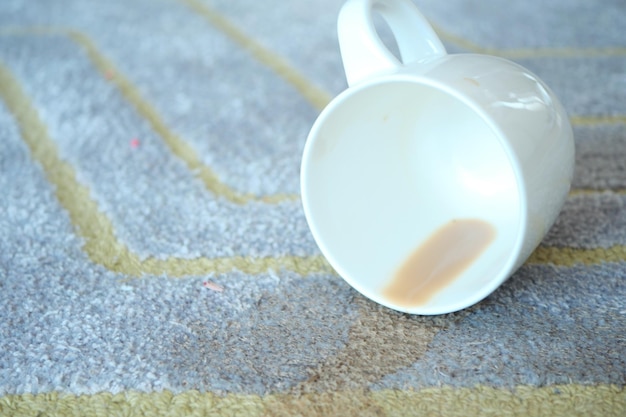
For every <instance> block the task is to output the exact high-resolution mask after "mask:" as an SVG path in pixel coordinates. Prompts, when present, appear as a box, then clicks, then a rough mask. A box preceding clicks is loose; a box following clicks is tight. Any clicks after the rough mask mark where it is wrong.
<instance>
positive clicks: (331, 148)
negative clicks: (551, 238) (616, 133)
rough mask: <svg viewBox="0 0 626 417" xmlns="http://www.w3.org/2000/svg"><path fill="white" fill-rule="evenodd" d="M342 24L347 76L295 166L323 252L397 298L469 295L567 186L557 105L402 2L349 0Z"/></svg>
mask: <svg viewBox="0 0 626 417" xmlns="http://www.w3.org/2000/svg"><path fill="white" fill-rule="evenodd" d="M374 13H379V14H380V15H381V16H382V17H383V18H384V19H385V20H386V22H387V23H388V24H389V27H390V28H391V31H392V32H393V34H394V36H395V38H396V42H397V44H398V49H399V51H400V55H401V60H400V59H397V58H396V57H395V56H394V55H393V54H392V53H391V52H390V51H389V50H388V49H387V48H386V47H385V46H384V44H383V43H382V42H381V40H380V39H379V37H378V35H377V33H376V30H375V28H374V23H373V14H374ZM338 33H339V44H340V50H341V54H342V59H343V63H344V68H345V72H346V77H347V80H348V84H349V88H348V89H347V90H346V91H344V92H343V93H341V94H340V95H338V96H337V97H336V98H335V99H334V100H333V101H332V102H331V103H330V104H329V105H328V106H327V107H326V108H325V109H324V110H323V111H322V113H321V114H320V116H319V117H318V119H317V120H316V122H315V124H314V125H313V127H312V129H311V132H310V134H309V136H308V138H307V142H306V145H305V149H304V154H303V159H302V167H301V189H302V190H301V191H302V202H303V206H304V211H305V215H306V218H307V221H308V224H309V227H310V229H311V232H312V234H313V236H314V238H315V240H316V242H317V244H318V246H319V247H320V250H321V251H322V253H323V254H324V256H325V257H326V258H327V260H328V261H329V263H330V264H331V265H332V266H333V268H334V269H335V270H336V271H337V272H338V273H339V274H340V275H341V277H342V278H344V279H345V280H346V281H347V282H348V283H349V284H350V285H351V286H353V287H354V288H355V289H356V290H358V291H359V292H361V293H362V294H363V295H365V296H366V297H368V298H370V299H372V300H374V301H376V302H378V303H380V304H383V305H385V306H387V307H390V308H392V309H396V310H399V311H404V312H408V313H413V314H442V313H449V312H453V311H456V310H460V309H463V308H465V307H468V306H470V305H472V304H475V303H477V302H478V301H480V300H482V299H483V298H485V297H486V296H488V295H489V294H490V293H491V292H493V291H494V290H495V289H496V288H497V287H498V286H499V285H501V284H502V283H503V282H504V281H505V280H506V279H507V278H508V277H510V276H511V275H512V274H513V273H514V272H515V271H516V270H517V269H518V268H519V267H520V266H521V265H522V264H523V263H524V262H525V260H526V259H527V258H528V257H529V256H530V254H531V253H532V251H533V250H534V249H535V248H536V247H537V245H538V244H539V243H540V241H541V240H542V238H543V237H544V236H545V234H546V233H547V231H548V230H549V228H550V227H551V226H552V224H553V222H554V221H555V219H556V217H557V215H558V214H559V211H560V209H561V208H562V205H563V203H564V201H565V198H566V197H567V194H568V192H569V188H570V184H571V180H572V173H573V166H574V142H573V136H572V130H571V126H570V123H569V121H568V118H567V115H566V113H565V111H564V109H563V107H562V105H561V104H560V102H559V101H558V99H557V98H556V96H555V95H554V94H553V93H552V91H551V90H550V89H549V88H548V87H547V86H546V85H545V84H544V83H543V82H542V81H541V80H539V79H538V78H537V76H536V75H534V74H533V73H531V72H530V71H528V70H526V69H525V68H523V67H521V66H519V65H517V64H515V63H513V62H511V61H507V60H505V59H502V58H497V57H493V56H486V55H476V54H454V55H450V54H447V53H446V51H445V49H444V46H443V45H442V43H441V42H440V40H439V39H438V38H437V36H436V34H435V32H434V31H433V30H432V28H431V26H430V25H429V24H428V22H427V21H426V20H425V19H424V17H423V16H422V15H421V14H420V12H419V11H418V10H417V9H416V7H415V6H414V5H413V3H412V2H411V1H410V0H348V1H347V3H345V5H344V6H343V8H342V10H341V12H340V14H339V21H338Z"/></svg>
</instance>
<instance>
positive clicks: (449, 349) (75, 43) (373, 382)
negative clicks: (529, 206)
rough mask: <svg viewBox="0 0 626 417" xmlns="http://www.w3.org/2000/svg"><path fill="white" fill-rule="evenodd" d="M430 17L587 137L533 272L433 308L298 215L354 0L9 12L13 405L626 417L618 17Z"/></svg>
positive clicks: (92, 411) (487, 4)
mask: <svg viewBox="0 0 626 417" xmlns="http://www.w3.org/2000/svg"><path fill="white" fill-rule="evenodd" d="M416 4H417V5H418V7H419V8H420V10H421V11H422V12H423V13H424V15H425V16H426V17H427V18H428V19H429V20H430V21H431V23H432V24H433V26H434V27H435V29H436V30H437V32H438V33H439V34H440V36H441V38H442V40H443V42H444V44H445V46H446V48H447V49H448V51H449V52H451V53H457V52H476V53H487V54H492V55H498V56H503V57H506V58H508V59H512V60H514V61H516V62H519V63H520V64H522V65H524V66H526V67H528V68H529V69H530V70H532V71H533V72H535V73H536V74H538V75H539V77H541V78H542V79H543V80H544V81H545V82H546V83H547V84H548V85H549V86H550V87H552V89H553V90H554V91H555V92H556V94H557V95H558V96H559V97H560V98H561V100H562V102H563V104H564V106H565V108H566V109H567V111H568V113H569V114H570V116H571V121H572V124H573V127H574V134H575V140H576V147H577V156H576V168H575V178H574V184H573V189H572V192H571V194H570V196H569V198H568V200H567V202H566V204H565V207H564V208H563V212H562V213H561V215H560V216H559V218H558V220H557V222H556V224H555V225H554V227H553V228H552V229H551V230H550V232H549V234H548V236H546V238H545V240H544V241H543V242H542V244H541V246H540V247H539V248H538V249H537V250H536V252H535V253H534V254H533V255H532V256H531V258H530V259H529V260H528V262H527V263H526V264H525V265H524V266H523V267H522V268H521V269H520V270H519V271H518V272H517V273H516V274H515V275H514V276H513V277H512V278H511V279H510V280H508V281H507V282H506V283H505V284H504V285H503V286H502V287H501V288H500V289H498V290H497V291H496V292H494V293H493V294H492V295H491V296H489V297H488V298H487V299H485V300H484V301H482V302H481V303H479V304H477V305H475V306H473V307H471V308H468V309H466V310H463V311H460V312H457V313H454V314H448V315H442V316H433V317H421V316H409V315H405V314H400V313H397V312H394V311H391V310H388V309H386V308H383V307H380V306H378V305H376V304H374V303H372V302H370V301H368V300H366V299H364V298H363V297H361V296H360V295H359V294H358V293H357V292H355V291H354V290H352V289H351V288H350V287H349V286H348V285H347V284H345V283H344V282H343V280H341V278H339V277H338V276H337V275H336V273H334V272H333V271H332V269H331V268H330V266H329V265H328V264H327V263H326V261H325V260H324V259H323V257H322V256H321V254H320V252H319V250H318V249H317V247H316V245H315V242H314V241H313V239H312V237H311V235H310V232H309V230H308V227H307V224H306V221H305V219H304V215H303V211H302V207H301V203H300V199H299V164H300V158H301V152H302V149H303V146H304V140H305V138H306V135H307V133H308V130H309V128H310V127H311V125H312V123H313V121H314V120H315V118H316V116H317V114H318V113H319V111H320V110H321V109H322V108H323V107H324V106H325V105H326V104H327V103H328V102H329V100H330V99H331V98H332V97H333V96H334V95H336V94H338V93H339V92H340V91H342V90H343V89H345V88H346V82H345V77H344V74H343V69H342V65H341V59H340V56H339V49H338V45H337V39H336V32H335V27H336V18H337V13H338V10H339V8H340V7H341V5H342V1H341V0H317V1H303V0H298V1H290V2H278V1H257V2H254V1H249V0H212V1H210V0H132V1H127V0H107V1H97V0H90V1H84V0H57V1H44V0H40V1H32V0H3V1H2V2H1V3H0V141H1V147H0V190H1V191H0V235H1V238H0V415H3V416H4V415H7V416H13V415H16V416H21V415H24V416H26V415H29V416H30V415H87V416H104V415H125V416H126V415H159V414H160V415H214V416H226V415H229V416H230V415H246V416H247V415H304V416H309V415H311V416H312V415H342V416H349V415H359V416H367V415H397V416H406V415H450V416H457V415H458V416H467V415H498V416H503V415H506V416H508V415H524V416H528V415H551V416H574V415H585V416H595V415H597V416H624V415H626V391H625V389H624V385H625V384H626V32H625V31H624V27H625V26H624V23H625V22H626V3H624V2H623V1H622V0H606V1H603V2H593V3H592V2H588V1H583V0H554V1H550V2H538V1H526V2H508V1H498V0H489V1H480V2H479V1H474V0H450V1H445V2H444V1H437V0H416ZM384 30H385V29H384V28H383V27H381V31H382V36H383V37H384V38H385V39H387V40H388V34H385V32H384ZM363 262H367V259H364V260H363Z"/></svg>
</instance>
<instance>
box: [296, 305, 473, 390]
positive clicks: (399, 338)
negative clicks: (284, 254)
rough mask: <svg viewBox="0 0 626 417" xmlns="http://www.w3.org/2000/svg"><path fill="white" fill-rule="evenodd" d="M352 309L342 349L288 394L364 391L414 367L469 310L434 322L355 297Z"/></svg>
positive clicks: (436, 318)
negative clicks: (354, 312)
mask: <svg viewBox="0 0 626 417" xmlns="http://www.w3.org/2000/svg"><path fill="white" fill-rule="evenodd" d="M352 302H353V303H354V304H355V305H356V306H357V308H358V315H357V316H356V317H355V318H353V319H352V320H353V323H352V326H351V327H350V331H349V334H348V340H347V342H346V345H345V346H344V347H343V348H342V349H341V350H340V351H339V352H337V353H336V354H335V355H334V356H330V357H328V358H326V359H325V360H324V362H322V363H320V364H319V365H318V366H317V367H316V368H314V369H311V371H310V372H311V375H310V377H309V378H308V379H307V380H306V381H303V382H302V383H300V384H299V385H297V386H295V387H294V388H292V390H291V392H292V394H299V395H302V394H306V393H319V392H339V391H345V390H364V389H367V388H368V387H369V385H370V384H371V383H373V382H376V381H379V380H380V379H381V378H382V377H384V376H385V375H389V374H392V373H395V372H397V371H399V370H401V369H403V368H405V367H408V366H411V365H412V364H413V363H415V362H417V361H418V360H419V359H420V358H421V357H423V355H424V354H425V353H426V351H427V350H428V347H429V345H430V343H431V341H432V340H433V338H434V337H435V335H437V333H439V332H440V331H441V330H443V329H445V328H447V327H448V326H449V325H450V323H452V322H456V321H458V320H461V319H462V318H463V317H465V316H466V315H467V314H468V312H469V311H472V310H471V309H468V310H466V311H461V312H457V313H453V314H447V315H440V316H414V315H409V314H404V313H400V312H398V311H394V310H391V309H389V308H387V307H384V306H382V305H380V304H376V303H374V302H373V301H371V300H368V299H366V298H365V297H363V296H361V295H360V294H355V297H354V299H353V301H352Z"/></svg>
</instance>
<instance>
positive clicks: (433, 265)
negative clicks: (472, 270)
mask: <svg viewBox="0 0 626 417" xmlns="http://www.w3.org/2000/svg"><path fill="white" fill-rule="evenodd" d="M495 235H496V231H495V228H494V227H493V226H492V225H491V224H489V223H487V222H485V221H483V220H479V219H456V220H452V221H450V222H449V223H447V224H445V225H444V226H442V227H441V228H439V229H438V230H436V231H435V232H434V233H433V234H432V235H431V236H430V237H429V238H428V239H426V241H425V242H424V243H422V244H421V245H420V246H419V247H418V248H417V249H416V250H415V251H414V252H413V253H411V254H410V255H409V257H408V258H407V259H406V260H405V261H404V263H403V264H402V265H401V266H400V268H399V269H398V270H397V271H396V273H395V274H394V276H393V277H392V278H391V280H390V282H389V283H388V284H387V285H386V286H385V287H384V288H383V292H382V294H383V296H384V297H385V299H386V300H387V301H389V302H390V303H393V304H394V305H396V306H398V307H402V308H411V307H418V306H422V305H424V304H426V303H427V302H428V301H430V300H431V299H432V297H434V296H435V295H436V294H437V293H439V292H440V291H441V290H443V289H444V288H445V287H447V286H448V285H450V283H452V282H453V281H454V280H455V279H456V278H457V277H458V276H459V275H461V273H462V272H463V271H465V270H466V269H467V268H468V267H469V266H470V265H471V264H472V263H473V262H474V261H475V260H476V259H477V258H478V257H479V256H480V255H481V254H482V253H483V252H484V251H485V249H486V248H487V246H489V244H490V243H491V242H492V241H493V239H494V237H495Z"/></svg>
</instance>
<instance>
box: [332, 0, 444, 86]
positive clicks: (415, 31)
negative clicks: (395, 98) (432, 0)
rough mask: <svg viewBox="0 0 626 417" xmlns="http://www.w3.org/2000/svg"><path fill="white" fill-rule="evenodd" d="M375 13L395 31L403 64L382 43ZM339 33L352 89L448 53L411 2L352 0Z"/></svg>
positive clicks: (341, 14) (344, 10)
mask: <svg viewBox="0 0 626 417" xmlns="http://www.w3.org/2000/svg"><path fill="white" fill-rule="evenodd" d="M373 12H377V13H379V14H380V15H381V16H382V17H383V19H385V21H386V22H387V24H388V25H389V27H390V28H391V32H392V33H393V35H394V37H395V39H396V43H397V44H398V49H399V50H400V56H401V57H402V62H400V61H399V60H398V59H397V58H396V57H395V56H394V55H393V54H392V53H391V52H390V51H389V49H387V47H386V46H385V45H384V44H383V42H382V41H381V40H380V37H379V36H378V33H376V28H375V27H374V20H373ZM337 33H338V37H339V49H340V51H341V57H342V60H343V67H344V70H345V72H346V78H347V79H348V85H349V86H352V85H355V84H357V83H359V82H361V81H364V80H366V79H368V78H370V77H372V76H375V75H377V74H380V73H384V72H389V71H391V70H395V69H398V68H401V67H402V66H403V64H410V63H412V62H416V61H420V60H423V59H426V58H430V57H434V56H441V55H445V54H446V49H445V47H444V46H443V44H442V43H441V41H440V40H439V37H438V36H437V34H436V33H435V31H434V30H433V28H432V27H431V26H430V24H429V23H428V21H427V20H426V18H424V16H423V15H422V14H421V13H420V11H419V10H418V9H417V7H415V5H414V4H413V2H412V1H411V0H348V1H347V2H346V3H345V4H344V5H343V7H342V8H341V11H340V12H339V19H338V22H337Z"/></svg>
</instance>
